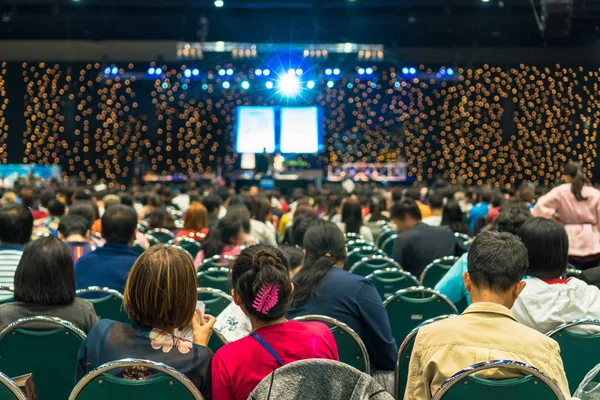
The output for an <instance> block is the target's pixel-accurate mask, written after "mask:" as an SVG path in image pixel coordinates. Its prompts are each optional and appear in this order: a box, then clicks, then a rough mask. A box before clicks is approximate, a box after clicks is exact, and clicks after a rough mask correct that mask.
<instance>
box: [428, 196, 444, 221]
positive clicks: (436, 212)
mask: <svg viewBox="0 0 600 400" xmlns="http://www.w3.org/2000/svg"><path fill="white" fill-rule="evenodd" d="M429 208H431V216H430V217H427V218H423V223H424V224H427V225H430V226H440V225H441V224H442V215H443V214H444V196H443V195H442V194H441V193H434V194H432V195H431V196H429Z"/></svg>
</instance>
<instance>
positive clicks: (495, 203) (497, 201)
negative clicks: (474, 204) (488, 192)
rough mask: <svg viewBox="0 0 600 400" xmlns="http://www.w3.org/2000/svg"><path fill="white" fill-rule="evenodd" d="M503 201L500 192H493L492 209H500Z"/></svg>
mask: <svg viewBox="0 0 600 400" xmlns="http://www.w3.org/2000/svg"><path fill="white" fill-rule="evenodd" d="M504 200H505V198H504V195H503V194H502V192H494V193H493V194H492V207H500V206H501V205H502V204H503V203H504Z"/></svg>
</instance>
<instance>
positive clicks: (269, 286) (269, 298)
mask: <svg viewBox="0 0 600 400" xmlns="http://www.w3.org/2000/svg"><path fill="white" fill-rule="evenodd" d="M277 301H279V285H277V284H276V283H263V285H262V286H261V287H260V290H259V291H258V293H257V294H256V297H255V298H254V303H252V307H254V309H255V310H256V311H258V312H259V313H263V314H268V313H269V310H270V309H271V308H273V307H275V306H276V305H277Z"/></svg>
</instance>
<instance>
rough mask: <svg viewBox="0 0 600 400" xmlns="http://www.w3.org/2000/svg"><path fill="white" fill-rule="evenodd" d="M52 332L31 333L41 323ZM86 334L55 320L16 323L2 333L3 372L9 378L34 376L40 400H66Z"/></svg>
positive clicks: (43, 318) (0, 365) (45, 319)
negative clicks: (33, 326)
mask: <svg viewBox="0 0 600 400" xmlns="http://www.w3.org/2000/svg"><path fill="white" fill-rule="evenodd" d="M40 323H41V324H43V325H44V327H50V326H51V327H52V328H54V329H50V330H30V329H25V327H26V326H29V327H31V326H32V324H36V325H37V326H35V327H36V328H37V327H39V324H40ZM84 339H85V334H84V333H83V332H82V331H81V330H80V329H78V328H77V327H76V326H75V325H73V324H72V323H70V322H68V321H64V320H61V319H59V318H52V317H31V318H23V319H20V320H17V321H15V322H13V323H12V324H10V325H9V326H8V327H6V328H5V329H4V330H3V331H2V332H0V370H1V371H2V372H3V373H4V374H6V375H8V376H20V375H25V374H29V373H31V374H33V379H34V382H35V388H36V392H37V394H38V396H39V399H40V400H64V399H66V398H67V397H68V396H69V393H70V392H71V389H72V388H73V385H74V380H73V377H74V376H75V366H76V365H77V356H78V354H79V348H80V347H81V345H82V343H83V341H84Z"/></svg>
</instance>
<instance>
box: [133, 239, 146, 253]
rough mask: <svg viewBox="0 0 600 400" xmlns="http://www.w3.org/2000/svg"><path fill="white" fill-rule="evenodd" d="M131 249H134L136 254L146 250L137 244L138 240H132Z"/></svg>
mask: <svg viewBox="0 0 600 400" xmlns="http://www.w3.org/2000/svg"><path fill="white" fill-rule="evenodd" d="M131 250H133V251H135V252H136V253H137V254H139V255H142V253H143V252H144V251H145V250H146V249H144V247H143V246H142V245H141V244H139V243H138V242H134V243H133V247H132V248H131Z"/></svg>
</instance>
